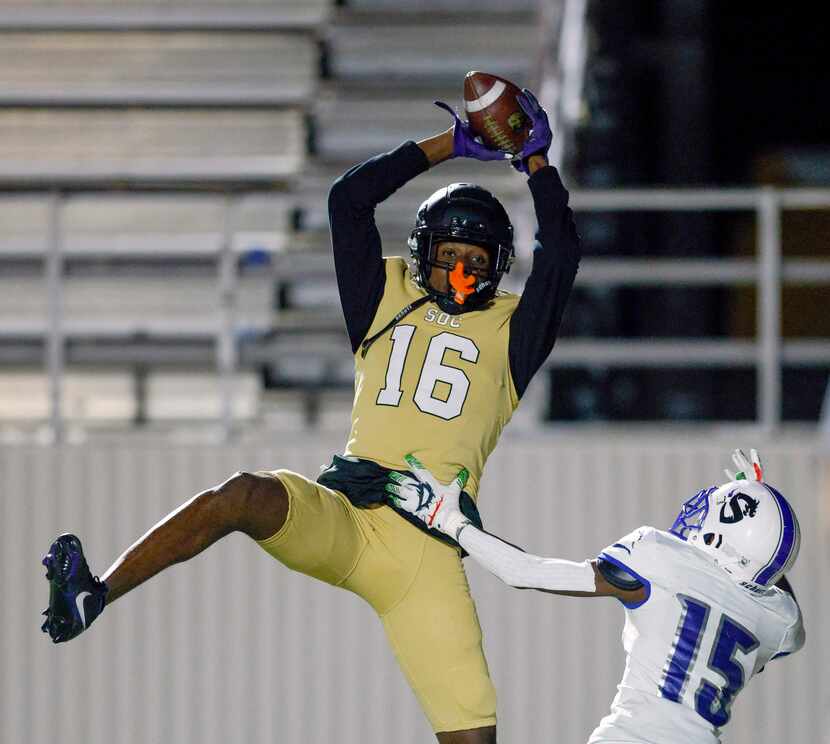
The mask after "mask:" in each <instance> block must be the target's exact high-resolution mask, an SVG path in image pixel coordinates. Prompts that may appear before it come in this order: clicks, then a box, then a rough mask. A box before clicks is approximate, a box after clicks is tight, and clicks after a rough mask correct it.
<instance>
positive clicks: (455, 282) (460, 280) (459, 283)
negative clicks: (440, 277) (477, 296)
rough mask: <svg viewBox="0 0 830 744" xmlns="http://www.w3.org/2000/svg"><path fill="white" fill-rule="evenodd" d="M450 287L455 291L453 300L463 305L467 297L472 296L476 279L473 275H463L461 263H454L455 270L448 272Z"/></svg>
mask: <svg viewBox="0 0 830 744" xmlns="http://www.w3.org/2000/svg"><path fill="white" fill-rule="evenodd" d="M448 276H449V280H450V286H451V287H452V288H453V289H454V290H455V295H454V296H453V299H454V300H455V301H456V302H457V303H458V304H459V305H463V304H464V301H465V300H466V299H467V296H468V295H471V294H473V293H474V292H475V291H476V290H475V286H474V285H475V283H476V278H475V276H473V275H469V276H467V275H465V274H464V264H462V263H461V261H456V263H455V268H454V269H453V270H452V271H450V272H448Z"/></svg>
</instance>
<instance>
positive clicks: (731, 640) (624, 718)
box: [589, 527, 804, 744]
mask: <svg viewBox="0 0 830 744" xmlns="http://www.w3.org/2000/svg"><path fill="white" fill-rule="evenodd" d="M600 557H601V558H603V559H605V560H607V561H610V562H612V563H616V564H617V565H618V566H620V567H623V568H625V569H627V570H628V572H629V573H632V574H635V575H636V576H637V578H638V579H640V581H641V582H642V583H643V584H644V585H645V586H646V589H647V599H646V600H645V601H644V602H642V603H641V604H639V605H635V606H630V607H626V613H625V615H626V617H625V628H624V629H623V634H622V641H623V646H624V647H625V650H626V653H627V654H628V657H627V659H626V665H625V673H624V674H623V678H622V681H621V682H620V684H619V685H618V688H617V689H618V692H617V695H616V697H615V698H614V701H613V702H612V704H611V713H610V714H609V715H608V716H606V717H605V718H603V719H602V721H601V722H600V724H599V726H598V727H597V728H596V729H595V730H594V732H593V734H592V735H591V738H590V740H589V744H600V742H602V744H612V743H615V744H616V743H619V742H639V743H641V744H642V743H644V742H649V743H651V742H653V743H654V744H675V743H676V744H715V743H716V742H719V741H720V738H719V734H720V729H721V728H722V727H723V726H724V725H725V724H726V723H727V722H728V721H729V717H730V714H731V708H732V704H733V702H734V700H735V696H736V695H737V694H738V693H739V692H740V691H741V689H743V687H744V685H745V684H746V683H747V682H748V681H749V679H750V677H752V676H753V675H754V674H756V673H757V672H759V671H760V670H761V669H763V667H764V665H765V664H766V663H767V662H768V661H770V659H773V658H775V657H776V656H780V655H783V654H788V653H792V652H794V651H797V650H798V649H799V648H801V646H802V645H803V643H804V630H803V626H802V623H801V612H800V611H799V608H798V605H797V604H796V602H795V600H794V599H793V598H792V596H791V595H790V594H788V593H787V592H784V591H781V590H780V589H777V588H774V587H773V588H771V589H769V590H767V591H765V592H763V593H758V594H753V593H751V592H750V591H749V590H747V589H744V588H742V587H740V586H738V585H737V584H736V583H735V582H734V581H733V580H732V579H731V578H730V577H729V576H728V575H727V574H726V572H724V571H723V570H721V569H719V568H718V567H717V566H716V565H715V564H714V563H713V562H712V561H711V560H710V559H709V557H708V556H707V555H706V554H705V553H704V552H703V551H701V550H698V549H697V548H695V547H694V546H692V545H689V544H688V543H686V542H684V541H683V540H681V539H680V538H679V537H676V536H675V535H673V534H671V533H669V532H663V531H661V530H657V529H654V528H653V527H640V528H639V529H637V530H635V531H634V532H632V533H631V534H630V535H626V536H625V537H624V538H622V539H621V540H619V541H618V542H616V543H614V544H613V545H611V546H609V547H608V548H606V549H605V550H604V551H603V552H602V553H601V554H600Z"/></svg>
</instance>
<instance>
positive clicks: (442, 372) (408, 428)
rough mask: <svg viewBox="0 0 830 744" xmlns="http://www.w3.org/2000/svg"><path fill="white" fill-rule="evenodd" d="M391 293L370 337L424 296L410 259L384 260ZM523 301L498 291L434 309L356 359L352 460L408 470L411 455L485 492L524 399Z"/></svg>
mask: <svg viewBox="0 0 830 744" xmlns="http://www.w3.org/2000/svg"><path fill="white" fill-rule="evenodd" d="M384 264H385V271H386V286H385V289H384V292H383V299H382V300H381V302H380V305H379V306H378V309H377V312H376V313H375V317H374V320H373V321H372V326H371V328H370V329H369V331H368V333H367V334H366V337H367V338H369V337H370V336H372V335H373V334H375V333H377V332H378V331H380V329H381V328H383V327H384V325H386V324H387V323H388V322H389V321H390V320H392V318H394V317H395V315H396V314H397V313H398V312H399V311H400V310H401V309H402V308H404V307H406V306H407V305H408V304H409V303H410V302H413V301H414V300H416V299H418V298H419V297H423V296H424V294H425V291H424V290H423V289H421V288H420V287H419V286H417V285H416V284H415V282H414V281H413V280H412V276H411V274H410V272H409V268H408V266H407V263H406V261H405V260H404V259H403V258H388V259H385V260H384ZM518 302H519V297H518V296H517V295H513V294H509V293H507V292H499V293H498V294H497V295H496V297H495V298H494V300H493V301H492V302H491V303H490V304H489V305H488V306H487V307H486V308H485V309H482V310H473V311H470V312H467V313H462V314H461V315H450V314H449V313H446V312H444V311H442V310H441V309H440V307H439V306H438V305H437V304H436V303H434V302H427V303H426V304H424V305H421V306H420V307H418V308H417V309H416V310H414V311H413V312H411V313H410V314H409V315H407V316H406V317H404V318H402V319H401V321H400V322H399V323H398V324H397V325H395V326H393V327H392V328H390V329H389V331H387V332H386V333H384V334H383V335H382V336H381V337H379V338H378V339H377V341H375V342H374V343H373V344H372V346H370V347H369V350H368V352H367V354H366V357H365V358H363V357H362V356H361V352H360V349H359V348H358V351H357V353H356V354H355V397H354V407H353V409H352V428H351V433H350V435H349V441H348V444H347V445H346V452H345V454H346V455H350V456H354V457H360V458H364V459H367V460H372V461H374V462H376V463H378V464H379V465H382V466H384V467H387V468H395V469H404V470H405V469H406V463H405V461H404V459H403V458H404V455H405V454H407V453H409V452H412V453H413V454H414V455H415V456H416V457H417V458H418V459H419V460H421V462H423V463H424V464H425V465H426V466H427V467H428V468H429V469H430V470H431V471H432V473H433V474H434V475H435V477H436V478H438V480H440V481H442V482H444V483H448V482H449V481H451V480H452V479H453V478H454V477H455V475H456V474H457V473H458V471H459V470H460V469H461V468H462V467H466V468H468V469H469V471H470V479H469V481H468V483H467V488H466V490H467V491H468V492H469V493H470V495H471V496H473V497H474V498H475V497H476V494H477V492H478V485H479V480H480V478H481V472H482V470H483V469H484V463H485V462H486V460H487V458H488V457H489V455H490V453H491V452H492V451H493V448H494V447H495V446H496V442H497V441H498V438H499V435H500V434H501V430H502V429H503V428H504V426H505V424H507V422H508V421H509V420H510V417H511V416H512V415H513V411H514V410H515V409H516V406H517V405H518V402H519V398H518V395H517V393H516V388H515V386H514V384H513V380H512V378H511V375H510V363H509V361H508V348H507V346H508V337H509V331H510V316H511V315H512V314H513V311H514V310H515V309H516V305H517V304H518Z"/></svg>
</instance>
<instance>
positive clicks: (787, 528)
mask: <svg viewBox="0 0 830 744" xmlns="http://www.w3.org/2000/svg"><path fill="white" fill-rule="evenodd" d="M764 487H765V488H766V489H767V490H768V491H769V492H770V493H771V494H772V495H773V497H774V498H775V503H776V504H778V511H779V512H780V518H781V522H782V529H781V539H780V540H779V541H778V547H777V548H776V550H775V553H774V554H773V556H772V558H771V559H770V561H769V563H767V565H766V566H764V567H763V568H762V569H761V570H760V571H759V572H758V573H757V574H756V575H755V581H756V582H757V583H758V584H761V585H762V586H766V584H767V583H768V582H769V580H770V579H771V578H772V577H773V576H775V574H776V573H778V572H779V571H780V570H781V569H782V568H784V566H785V565H786V564H787V560H788V559H789V557H790V552H791V551H792V549H793V545H795V519H794V518H793V513H792V510H791V509H790V505H789V504H788V503H787V501H786V499H785V498H784V497H783V496H782V495H781V494H780V493H778V491H776V490H775V489H774V488H772V486H768V485H767V484H766V483H764Z"/></svg>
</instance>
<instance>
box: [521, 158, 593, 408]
mask: <svg viewBox="0 0 830 744" xmlns="http://www.w3.org/2000/svg"><path fill="white" fill-rule="evenodd" d="M528 185H529V186H530V193H531V194H532V196H533V206H534V208H535V210H536V219H537V221H538V223H539V229H538V231H537V233H536V241H537V242H536V247H535V249H534V251H533V267H532V269H531V271H530V276H529V277H528V278H527V282H526V283H525V288H524V291H523V292H522V297H521V299H520V300H519V305H518V307H517V308H516V311H515V312H514V313H513V317H512V318H511V319H510V344H509V356H510V372H511V374H512V375H513V382H514V384H515V385H516V391H517V392H518V394H519V397H521V396H522V395H523V394H524V392H525V390H526V389H527V386H528V384H529V383H530V379H531V378H532V377H533V375H534V374H535V373H536V370H538V369H539V367H541V366H542V363H543V362H544V361H545V359H547V358H548V354H550V352H551V349H552V348H553V344H554V342H555V341H556V334H557V333H558V331H559V324H560V323H561V321H562V313H563V312H564V310H565V305H566V304H567V302H568V297H569V295H570V293H571V287H572V286H573V283H574V280H575V279H576V271H577V268H578V267H579V259H580V255H581V249H580V245H579V237H578V236H577V234H576V226H575V225H574V221H573V212H572V211H571V209H570V207H569V206H568V192H567V191H566V189H565V187H564V186H563V185H562V181H561V180H560V178H559V174H558V173H557V171H556V168H554V167H552V166H547V167H545V168H540V169H539V170H538V171H536V172H535V173H534V174H533V175H532V176H531V177H530V178H529V179H528Z"/></svg>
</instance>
